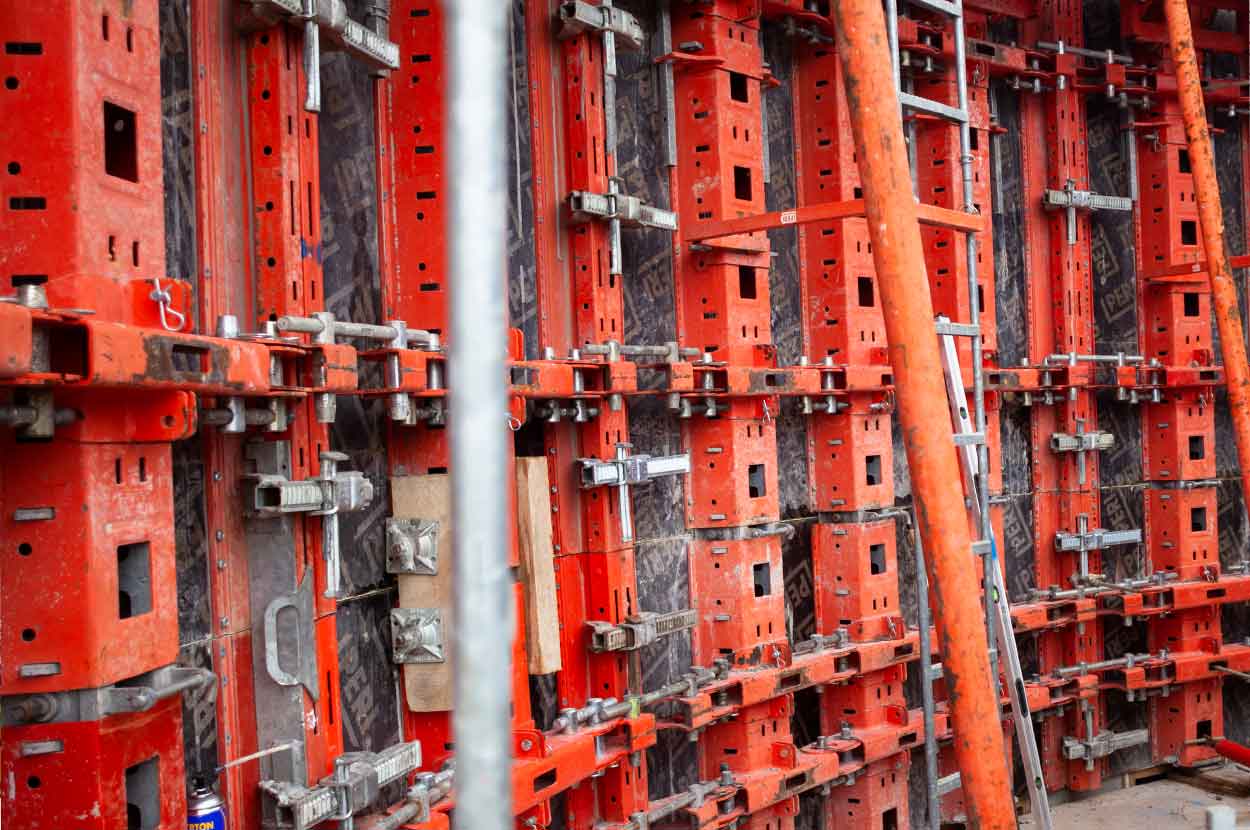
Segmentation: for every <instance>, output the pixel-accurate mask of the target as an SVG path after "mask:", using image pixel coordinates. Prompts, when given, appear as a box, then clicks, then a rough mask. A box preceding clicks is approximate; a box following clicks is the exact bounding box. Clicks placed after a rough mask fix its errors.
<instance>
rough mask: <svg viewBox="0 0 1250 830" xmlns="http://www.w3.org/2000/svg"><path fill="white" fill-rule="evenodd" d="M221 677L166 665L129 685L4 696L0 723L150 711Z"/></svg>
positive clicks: (58, 720)
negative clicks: (167, 699) (157, 705)
mask: <svg viewBox="0 0 1250 830" xmlns="http://www.w3.org/2000/svg"><path fill="white" fill-rule="evenodd" d="M216 679H217V676H216V675H215V674H213V673H212V672H211V671H209V670H208V669H198V668H192V667H189V666H164V667H163V668H159V669H155V670H154V671H150V672H145V673H144V674H141V675H138V676H137V677H133V678H131V679H129V680H127V681H125V685H121V684H114V685H112V686H101V687H99V688H96V689H74V690H72V691H65V692H39V693H36V694H29V695H13V696H11V697H6V698H4V709H3V717H2V720H0V725H3V726H21V725H23V724H30V723H69V722H77V721H93V720H100V719H101V718H105V717H108V716H109V715H117V714H123V713H134V712H146V711H147V710H149V709H151V708H152V707H153V706H155V705H156V704H157V702H158V701H161V700H164V699H165V698H167V697H171V696H173V695H176V694H178V693H180V692H183V691H186V690H188V689H193V688H196V687H212V686H213V684H214V682H215V681H216Z"/></svg>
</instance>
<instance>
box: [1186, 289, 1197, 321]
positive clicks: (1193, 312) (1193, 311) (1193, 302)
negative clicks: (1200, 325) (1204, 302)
mask: <svg viewBox="0 0 1250 830" xmlns="http://www.w3.org/2000/svg"><path fill="white" fill-rule="evenodd" d="M1183 296H1184V297H1185V316H1186V317H1197V316H1198V314H1199V313H1200V311H1199V308H1200V307H1199V303H1198V297H1199V294H1198V292H1197V291H1186V292H1185V294H1184V295H1183Z"/></svg>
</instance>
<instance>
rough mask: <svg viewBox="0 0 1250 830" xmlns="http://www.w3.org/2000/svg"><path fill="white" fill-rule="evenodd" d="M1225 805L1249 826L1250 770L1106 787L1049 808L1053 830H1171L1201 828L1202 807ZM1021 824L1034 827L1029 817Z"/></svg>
mask: <svg viewBox="0 0 1250 830" xmlns="http://www.w3.org/2000/svg"><path fill="white" fill-rule="evenodd" d="M1214 804H1227V805H1229V806H1230V807H1233V808H1234V809H1235V810H1236V811H1237V826H1238V827H1250V772H1246V771H1245V770H1242V769H1240V768H1238V767H1234V766H1231V765H1229V766H1226V767H1222V768H1220V769H1217V770H1211V771H1208V772H1205V773H1203V774H1201V775H1193V776H1180V775H1173V776H1171V777H1169V778H1164V779H1160V780H1156V781H1149V782H1148V783H1141V784H1136V785H1134V786H1130V787H1126V788H1118V789H1107V790H1103V791H1101V792H1098V793H1093V794H1091V795H1088V796H1086V797H1084V798H1081V799H1079V800H1073V801H1069V802H1067V803H1066V804H1058V805H1055V806H1054V807H1052V809H1051V814H1052V816H1053V818H1054V830H1102V829H1103V828H1105V829H1106V830H1113V828H1114V830H1125V828H1127V829H1128V830H1172V828H1186V830H1187V828H1202V827H1204V826H1205V824H1204V817H1205V811H1206V808H1207V807H1208V806H1210V805H1214ZM1020 826H1021V827H1022V828H1023V827H1030V828H1032V827H1036V826H1037V825H1036V824H1035V823H1033V822H1032V821H1031V820H1029V819H1025V820H1022V821H1021V823H1020Z"/></svg>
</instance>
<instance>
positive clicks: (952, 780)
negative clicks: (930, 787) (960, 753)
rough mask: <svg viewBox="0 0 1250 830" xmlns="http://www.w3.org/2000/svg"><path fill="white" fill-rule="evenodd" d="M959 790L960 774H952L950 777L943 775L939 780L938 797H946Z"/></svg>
mask: <svg viewBox="0 0 1250 830" xmlns="http://www.w3.org/2000/svg"><path fill="white" fill-rule="evenodd" d="M957 789H959V773H957V772H952V773H951V774H950V775H943V776H942V777H941V778H939V779H938V782H937V791H938V795H946V794H947V793H949V792H953V791H955V790H957Z"/></svg>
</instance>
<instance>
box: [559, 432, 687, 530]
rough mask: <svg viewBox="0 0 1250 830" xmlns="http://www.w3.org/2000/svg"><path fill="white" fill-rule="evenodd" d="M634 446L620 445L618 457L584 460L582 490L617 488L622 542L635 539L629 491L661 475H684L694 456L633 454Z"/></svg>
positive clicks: (580, 461)
mask: <svg viewBox="0 0 1250 830" xmlns="http://www.w3.org/2000/svg"><path fill="white" fill-rule="evenodd" d="M632 446H633V444H628V443H620V444H617V445H616V458H614V459H612V460H611V461H600V460H599V459H597V458H580V459H578V464H579V465H580V466H581V471H582V489H584V490H585V489H590V488H591V487H615V488H617V498H618V500H619V510H618V513H619V514H620V517H621V541H623V542H630V541H632V540H633V538H634V521H633V518H632V516H631V510H630V504H629V488H630V486H632V485H635V484H647V483H648V482H650V481H651V480H652V479H655V478H659V477H660V476H673V475H682V474H685V473H688V472H690V453H682V454H681V455H661V456H654V457H653V456H650V455H630V454H629V450H630V447H632Z"/></svg>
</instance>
